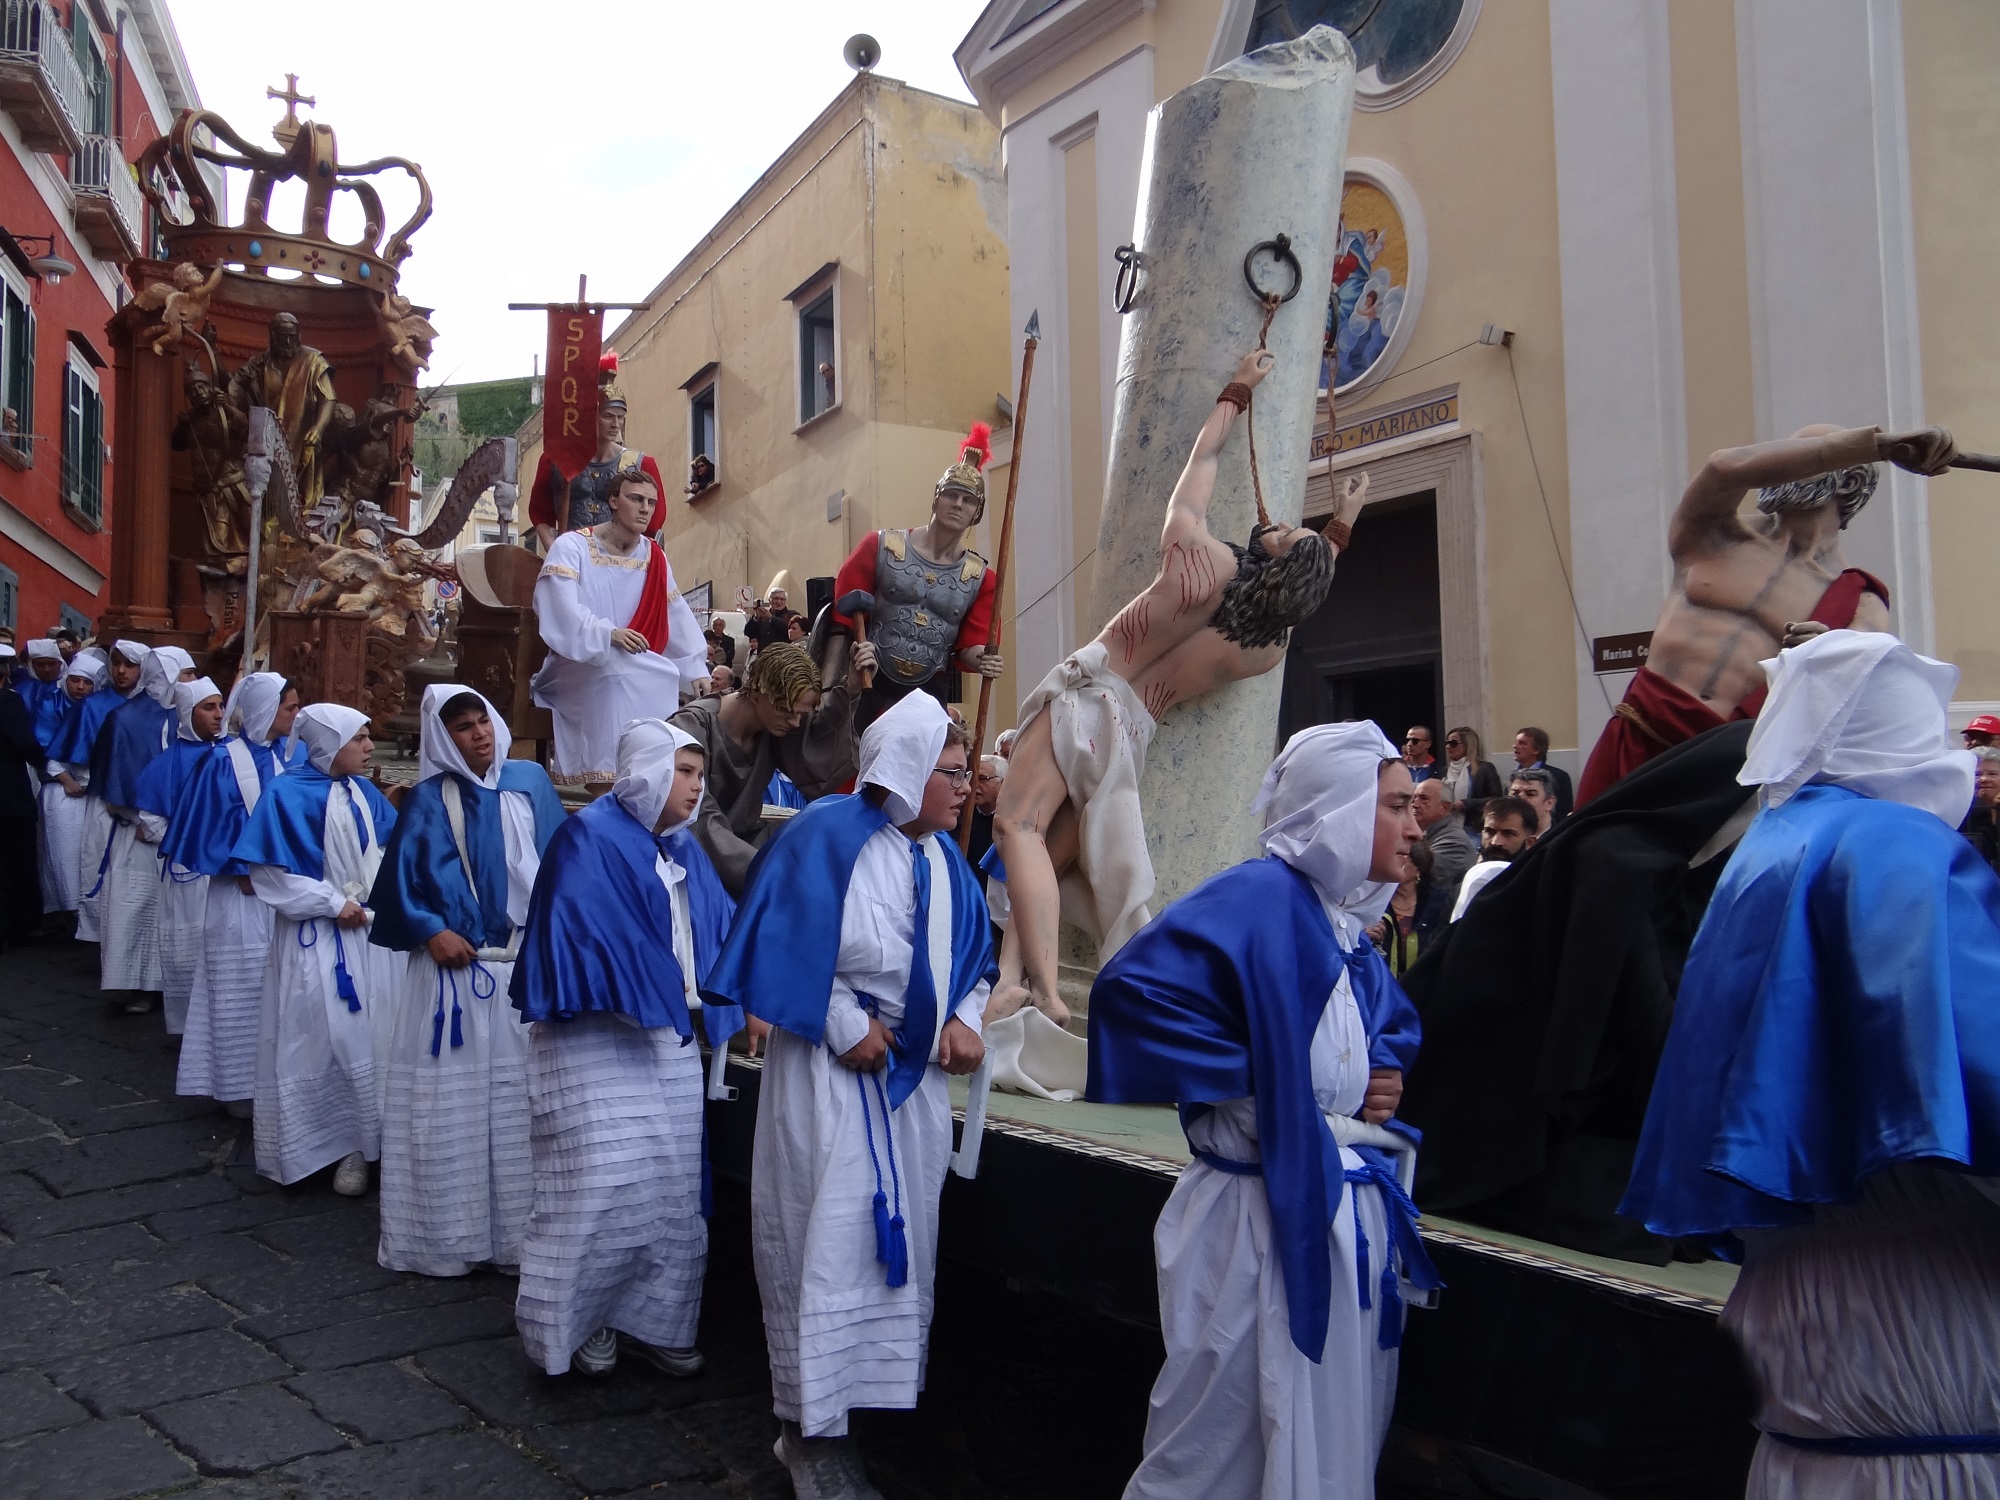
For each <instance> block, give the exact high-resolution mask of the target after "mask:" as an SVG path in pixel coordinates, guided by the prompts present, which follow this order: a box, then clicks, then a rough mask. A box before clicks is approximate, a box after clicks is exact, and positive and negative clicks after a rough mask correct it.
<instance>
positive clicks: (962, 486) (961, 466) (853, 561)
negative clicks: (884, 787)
mask: <svg viewBox="0 0 2000 1500" xmlns="http://www.w3.org/2000/svg"><path fill="white" fill-rule="evenodd" d="M991 438H992V429H991V428H989V427H988V426H987V425H986V424H985V423H984V422H975V423H973V425H972V432H971V435H970V436H969V437H967V438H966V440H965V441H964V442H963V443H961V444H960V445H959V453H958V462H957V463H955V464H953V465H952V466H951V467H950V468H948V469H946V470H945V471H944V475H943V477H942V478H940V479H939V480H938V482H937V488H936V489H935V491H934V492H933V493H932V496H931V518H930V520H929V522H928V523H926V524H925V525H922V526H916V527H911V528H908V529H905V528H901V527H890V528H888V529H885V530H882V531H874V532H870V533H869V534H868V535H867V536H866V537H864V538H862V540H861V545H860V546H858V547H856V548H855V549H854V551H853V553H852V554H851V555H850V556H849V557H848V559H847V561H846V562H845V563H843V564H842V565H841V568H840V573H839V575H838V576H837V577H836V578H835V580H834V599H835V600H836V603H835V606H834V608H835V610H836V614H835V616H834V618H835V621H836V623H838V624H839V625H841V626H843V627H846V628H847V629H848V630H850V631H852V630H853V629H854V624H855V622H854V618H853V616H854V615H865V616H866V629H867V637H868V640H869V641H870V642H871V643H873V645H874V647H875V659H876V663H877V665H876V671H875V684H874V686H873V687H872V688H870V689H868V690H867V692H865V693H864V694H863V697H862V705H861V712H860V719H861V721H862V722H864V723H866V722H868V721H871V720H872V719H873V718H874V716H875V715H876V714H878V713H880V712H881V711H882V710H883V709H884V708H887V707H888V706H889V705H890V704H891V703H893V702H895V701H896V700H897V699H898V698H901V697H902V696H903V695H904V694H905V693H908V692H909V691H911V690H912V689H913V688H922V689H924V690H925V691H926V692H929V693H931V694H932V695H933V696H935V697H937V698H939V699H942V698H943V697H944V696H945V685H946V681H947V678H946V675H945V674H946V673H947V672H953V671H964V672H977V673H979V674H980V675H981V676H982V677H998V676H999V675H1000V672H1001V668H1002V662H1001V659H1000V654H999V653H998V652H996V651H989V650H987V648H986V643H987V641H988V640H989V639H990V638H991V632H992V628H993V609H994V597H993V596H994V585H995V582H996V580H995V577H994V573H993V570H992V569H991V568H989V567H987V566H986V559H985V558H983V557H981V556H980V555H979V554H978V553H977V552H974V551H972V550H970V549H969V548H967V547H966V546H965V534H966V533H967V532H968V531H970V530H971V529H972V528H973V527H974V526H976V525H978V524H979V519H980V517H981V516H983V515H985V513H986V475H985V473H984V470H985V467H986V461H987V460H988V459H989V458H990V457H992V451H993V450H992V446H991ZM857 592H860V593H863V594H866V595H868V596H869V597H870V600H871V602H870V603H868V604H863V605H860V606H859V607H855V605H856V601H855V600H853V598H852V597H851V596H852V595H854V594H855V593H857ZM843 605H845V606H849V607H850V609H851V610H852V613H851V614H849V613H840V612H839V611H840V610H841V608H842V606H843Z"/></svg>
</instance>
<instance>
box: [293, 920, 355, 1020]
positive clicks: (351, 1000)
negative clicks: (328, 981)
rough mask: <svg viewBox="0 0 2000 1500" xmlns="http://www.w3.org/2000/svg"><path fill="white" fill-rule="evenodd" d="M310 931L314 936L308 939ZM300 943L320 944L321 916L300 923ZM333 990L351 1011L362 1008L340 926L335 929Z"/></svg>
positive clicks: (306, 946) (311, 945) (309, 945)
mask: <svg viewBox="0 0 2000 1500" xmlns="http://www.w3.org/2000/svg"><path fill="white" fill-rule="evenodd" d="M308 932H310V933H311V934H312V938H311V940H310V941H308V940H307V938H306V934H307V933H308ZM298 943H299V946H300V947H301V948H317V947H318V946H319V918H317V917H314V918H313V919H312V920H310V921H306V922H301V923H299V937H298ZM333 992H334V993H335V994H336V995H338V996H340V998H341V999H343V1000H345V1001H346V1002H347V1008H348V1010H349V1011H350V1012H355V1011H359V1010H360V1009H361V996H360V994H359V993H358V992H357V991H356V990H355V988H354V976H353V975H352V974H350V973H348V972H347V945H346V944H345V943H343V942H342V941H341V940H340V928H339V926H338V925H336V926H335V927H334V929H333Z"/></svg>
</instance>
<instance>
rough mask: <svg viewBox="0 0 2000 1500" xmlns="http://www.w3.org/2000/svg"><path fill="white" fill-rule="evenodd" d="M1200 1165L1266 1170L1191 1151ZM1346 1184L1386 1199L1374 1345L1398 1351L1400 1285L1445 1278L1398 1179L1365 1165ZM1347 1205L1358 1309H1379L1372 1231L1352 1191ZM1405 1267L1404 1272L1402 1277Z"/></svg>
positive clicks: (1235, 1171)
mask: <svg viewBox="0 0 2000 1500" xmlns="http://www.w3.org/2000/svg"><path fill="white" fill-rule="evenodd" d="M1189 1149H1190V1150H1192V1151H1193V1153H1194V1158H1195V1160H1196V1161H1198V1162H1201V1163H1203V1164H1204V1165H1206V1166H1211V1167H1214V1168H1215V1169H1216V1171H1218V1172H1227V1173H1228V1174H1229V1175H1230V1176H1232V1177H1262V1176H1263V1175H1264V1167H1263V1164H1262V1163H1260V1162H1254V1161H1231V1160H1230V1159H1229V1158H1227V1157H1223V1156H1216V1155H1215V1154H1214V1153H1212V1152H1208V1151H1203V1150H1201V1149H1200V1148H1199V1147H1194V1146H1190V1148H1189ZM1345 1176H1346V1180H1347V1181H1348V1182H1349V1183H1351V1184H1353V1185H1354V1186H1356V1187H1373V1188H1377V1189H1379V1190H1380V1191H1381V1194H1382V1217H1383V1219H1384V1220H1385V1221H1386V1222H1387V1224H1388V1229H1389V1240H1390V1244H1389V1250H1388V1253H1387V1254H1385V1255H1384V1256H1383V1257H1382V1278H1381V1295H1382V1316H1381V1318H1380V1319H1379V1321H1378V1322H1377V1324H1376V1329H1375V1344H1376V1347H1377V1348H1381V1349H1397V1348H1401V1347H1402V1343H1403V1293H1402V1287H1401V1285H1400V1283H1401V1282H1402V1281H1404V1280H1407V1281H1408V1282H1409V1283H1410V1285H1411V1286H1413V1287H1415V1288H1417V1290H1419V1291H1425V1292H1429V1291H1436V1290H1437V1289H1438V1288H1439V1287H1441V1286H1443V1285H1444V1278H1443V1277H1441V1276H1439V1275H1438V1272H1437V1267H1436V1266H1435V1265H1433V1264H1432V1263H1431V1256H1430V1251H1428V1250H1426V1249H1425V1248H1424V1242H1423V1237H1422V1236H1421V1235H1419V1234H1418V1233H1417V1220H1418V1218H1419V1217H1420V1215H1419V1214H1418V1213H1417V1205H1416V1204H1415V1203H1413V1202H1411V1201H1410V1195H1409V1194H1408V1193H1406V1192H1404V1191H1403V1184H1402V1183H1401V1182H1399V1181H1398V1180H1397V1178H1396V1174H1395V1173H1394V1172H1392V1171H1390V1170H1389V1169H1388V1168H1387V1167H1385V1166H1383V1165H1381V1164H1380V1163H1379V1162H1372V1161H1364V1162H1363V1163H1362V1165H1360V1166H1358V1167H1349V1168H1348V1169H1347V1170H1346V1173H1345ZM1347 1198H1348V1202H1349V1203H1350V1204H1351V1205H1352V1212H1353V1215H1354V1280H1355V1291H1356V1301H1357V1304H1358V1305H1359V1306H1361V1307H1363V1308H1372V1307H1373V1306H1374V1296H1373V1295H1372V1293H1371V1291H1370V1288H1369V1278H1368V1232H1367V1231H1366V1230H1365V1229H1363V1228H1362V1227H1361V1196H1360V1194H1358V1193H1352V1192H1350V1193H1349V1194H1348V1195H1347ZM1399 1263H1400V1264H1401V1267H1402V1273H1401V1275H1400V1276H1399V1275H1398V1274H1397V1266H1398V1264H1399Z"/></svg>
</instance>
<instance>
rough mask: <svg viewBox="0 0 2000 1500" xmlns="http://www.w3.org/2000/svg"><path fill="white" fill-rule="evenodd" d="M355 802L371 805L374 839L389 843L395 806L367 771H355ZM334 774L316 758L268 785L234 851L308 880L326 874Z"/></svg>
mask: <svg viewBox="0 0 2000 1500" xmlns="http://www.w3.org/2000/svg"><path fill="white" fill-rule="evenodd" d="M347 785H348V788H349V790H350V792H351V793H352V794H353V795H352V800H351V801H350V802H349V804H348V805H349V806H350V807H356V806H358V807H360V808H364V809H366V813H367V816H368V818H369V820H370V821H371V822H372V823H373V824H374V828H375V842H376V843H377V844H387V843H388V841H389V835H390V834H391V833H392V832H394V831H395V827H396V809H395V808H393V807H391V806H390V805H389V799H388V798H387V797H384V796H383V795H382V794H381V793H380V792H378V791H376V790H375V783H374V782H372V781H370V780H368V778H367V777H365V776H350V777H348V778H347ZM332 794H333V780H332V778H331V777H329V776H328V775H327V774H326V772H324V771H322V770H321V769H320V768H319V767H318V766H316V765H314V764H312V762H311V761H308V762H306V764H304V765H303V766H300V767H299V768H298V769H297V770H294V771H287V772H286V773H285V774H284V775H282V776H280V777H279V778H278V779H277V780H275V781H273V782H271V783H270V785H268V786H266V787H265V788H264V795H263V796H262V797H260V798H258V799H257V810H256V811H255V812H254V813H252V814H250V817H249V818H248V820H247V821H246V822H245V824H244V828H243V836H242V837H241V838H239V839H238V840H237V841H236V846H235V847H234V848H233V849H231V850H230V851H229V857H230V858H231V859H233V860H237V861H240V862H241V863H243V864H246V865H275V866H276V867H277V868H278V869H280V870H284V871H287V872H288V873H290V874H293V875H302V876H304V877H305V878H306V879H307V880H324V879H326V804H327V798H328V797H330V796H331V795H332Z"/></svg>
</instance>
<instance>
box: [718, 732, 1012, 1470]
mask: <svg viewBox="0 0 2000 1500" xmlns="http://www.w3.org/2000/svg"><path fill="white" fill-rule="evenodd" d="M912 696H913V697H914V695H912ZM905 701H906V702H907V701H910V700H907V699H906V700H905ZM885 717H886V716H885ZM877 722H878V723H879V722H880V721H879V720H878V721H877ZM930 759H931V760H933V761H934V760H935V759H936V751H935V750H933V751H932V753H931V757H930ZM924 774H925V775H926V776H928V774H929V773H928V768H926V770H925V772H924ZM866 776H867V772H866V768H865V767H864V771H863V777H864V779H866ZM920 785H921V784H919V787H920ZM919 795H920V791H919ZM924 844H925V849H926V855H927V857H928V859H929V861H930V869H931V895H930V925H929V928H928V936H929V945H930V959H931V972H932V977H933V981H934V983H935V986H936V990H937V994H938V997H939V1004H938V1017H937V1024H938V1030H939V1032H940V1033H942V1031H943V1029H944V1023H945V1022H946V1021H947V1020H949V1019H950V1018H951V1017H952V1015H953V1014H956V1015H957V1017H958V1019H959V1020H961V1021H963V1022H964V1023H965V1024H966V1025H967V1026H969V1027H971V1028H972V1030H973V1031H974V1032H977V1031H979V1030H980V1024H981V1018H982V1016H983V1015H984V1014H985V1010H986V995H987V987H986V984H985V983H984V982H983V981H982V982H981V983H980V984H978V985H977V986H975V987H974V989H973V990H972V992H971V993H970V994H969V995H967V996H966V998H965V1000H964V1001H963V1002H962V1003H961V1004H960V1005H959V1007H958V1009H957V1011H956V1012H953V1011H951V1010H949V1009H948V1008H947V1007H946V1004H945V997H946V996H948V995H949V994H950V993H951V963H952V947H951V933H952V926H951V921H952V912H951V907H952V900H951V898H952V884H951V877H950V873H949V869H948V867H947V864H946V860H947V855H946V853H945V851H944V850H943V849H942V848H940V847H939V846H938V843H937V836H936V835H930V836H927V837H926V838H925V840H924ZM914 935H915V893H914V887H913V884H912V876H911V855H910V840H909V839H908V838H907V837H906V836H905V835H904V834H903V833H901V832H900V831H899V830H897V829H895V828H884V829H881V830H879V831H878V832H876V833H875V834H874V835H873V836H872V837H871V838H870V839H869V840H868V842H867V843H866V844H864V845H862V848H861V853H860V855H859V856H858V857H857V858H856V860H855V862H854V873H853V876H852V878H851V879H850V881H849V883H848V887H847V900H846V904H845V905H844V906H843V907H842V910H841V920H840V953H839V957H838V958H837V959H836V961H835V968H834V983H833V993H832V994H831V995H830V996H829V997H828V999H827V1018H826V1032H825V1036H826V1040H825V1043H824V1044H823V1045H820V1046H814V1045H813V1044H812V1043H810V1042H807V1041H805V1040H804V1039H803V1038H801V1037H798V1036H796V1035H794V1034H793V1033H791V1032H789V1031H784V1030H775V1031H773V1032H772V1033H771V1036H770V1051H769V1054H768V1056H767V1058H766V1060H765V1063H764V1081H763V1085H762V1088H761V1090H760V1092H759V1096H758V1105H757V1137H756V1146H755V1155H754V1162H753V1166H752V1169H751V1204H750V1231H751V1248H752V1252H753V1255H754V1258H755V1261H756V1267H757V1285H758V1289H759V1291H760V1293H761V1294H762V1297H763V1302H764V1336H765V1341H766V1343H767V1344H768V1345H769V1347H770V1354H771V1390H772V1398H773V1402H772V1404H773V1406H774V1407H775V1409H776V1411H777V1414H778V1415H779V1416H780V1417H782V1418H784V1419H785V1420H787V1421H793V1422H797V1423H798V1424H799V1426H800V1428H801V1429H802V1431H803V1432H804V1434H805V1435H806V1436H807V1437H839V1436H843V1435H845V1433H846V1432H847V1414H848V1412H849V1411H850V1410H851V1409H853V1408H855V1407H911V1406H915V1405H916V1401H917V1394H918V1392H919V1391H921V1390H922V1389H923V1383H924V1364H925V1360H926V1356H927V1353H928V1349H929V1341H930V1324H931V1310H932V1303H933V1285H934V1282H935V1280H936V1273H937V1222H938V1196H939V1194H940V1193H941V1192H942V1191H943V1189H944V1177H945V1171H946V1168H947V1167H948V1166H949V1165H950V1162H951V1095H950V1093H949V1091H948V1083H947V1079H946V1077H945V1073H944V1070H943V1069H942V1068H940V1067H938V1066H937V1062H936V1058H937V1038H936V1037H935V1036H934V1037H933V1038H932V1039H931V1059H932V1062H931V1066H930V1067H928V1068H927V1069H925V1071H924V1077H923V1081H922V1082H921V1083H920V1084H918V1085H917V1088H916V1091H915V1092H914V1093H912V1094H911V1095H910V1096H909V1097H908V1098H907V1099H905V1100H904V1101H903V1103H902V1105H901V1106H900V1107H898V1108H897V1109H895V1110H893V1111H885V1109H884V1107H883V1106H884V1100H885V1098H886V1095H885V1094H884V1093H883V1091H882V1090H881V1088H880V1084H881V1082H882V1079H883V1075H882V1074H867V1075H864V1074H860V1073H856V1072H854V1071H852V1070H851V1069H848V1068H844V1067H842V1066H841V1065H840V1063H839V1062H837V1061H836V1060H835V1058H836V1054H838V1053H841V1052H845V1051H847V1050H848V1049H849V1048H851V1047H853V1046H854V1045H855V1044H856V1043H857V1042H859V1041H861V1040H862V1039H863V1038H864V1037H865V1036H866V1035H867V1033H868V1015H867V1014H866V1012H864V1011H863V1010H862V1008H861V1006H860V1004H859V1002H858V1001H857V1000H856V998H855V997H856V995H857V994H867V995H872V996H874V997H876V999H877V1000H878V1001H879V1004H880V1010H879V1015H880V1018H881V1020H882V1022H883V1023H884V1024H885V1025H887V1026H888V1027H889V1028H890V1029H891V1030H894V1029H895V1028H896V1026H897V1025H898V1023H900V1021H901V1020H902V1013H903V995H904V992H905V990H907V989H908V987H909V975H910V958H911V953H912V938H913V937H914ZM885 1126H886V1136H887V1139H886V1141H885V1139H884V1136H885ZM871 1131H872V1133H873V1140H874V1149H875V1150H876V1151H877V1152H881V1153H883V1160H884V1161H885V1163H886V1162H887V1160H888V1159H889V1158H888V1154H887V1153H888V1151H889V1150H890V1149H891V1148H893V1152H894V1161H895V1173H896V1175H897V1178H898V1180H899V1182H900V1192H901V1199H902V1205H903V1217H904V1220H905V1222H906V1226H907V1228H906V1233H907V1235H908V1244H909V1279H908V1281H907V1282H906V1283H905V1284H904V1285H903V1286H900V1287H892V1286H888V1285H886V1284H885V1281H884V1276H883V1268H882V1266H881V1264H880V1263H879V1262H878V1261H877V1260H876V1259H875V1217H874V1207H873V1204H874V1196H875V1185H876V1177H875V1167H874V1164H873V1159H872V1158H871V1156H870V1132H871ZM884 1170H885V1171H886V1170H888V1169H887V1168H886V1166H885V1168H884Z"/></svg>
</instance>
